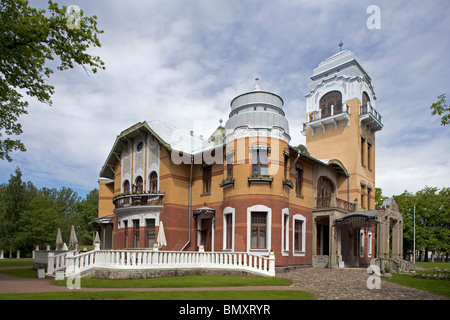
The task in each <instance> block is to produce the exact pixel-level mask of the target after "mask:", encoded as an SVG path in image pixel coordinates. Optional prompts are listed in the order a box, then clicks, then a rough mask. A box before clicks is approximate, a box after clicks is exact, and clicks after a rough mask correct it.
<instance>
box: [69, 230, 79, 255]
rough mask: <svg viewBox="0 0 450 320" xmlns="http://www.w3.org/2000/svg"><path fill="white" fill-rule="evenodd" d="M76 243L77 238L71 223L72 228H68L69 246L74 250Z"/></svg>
mask: <svg viewBox="0 0 450 320" xmlns="http://www.w3.org/2000/svg"><path fill="white" fill-rule="evenodd" d="M77 245H78V239H77V235H76V233H75V227H74V226H73V225H72V228H71V229H70V239H69V247H71V248H73V249H75V250H76V249H77Z"/></svg>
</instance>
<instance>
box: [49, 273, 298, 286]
mask: <svg viewBox="0 0 450 320" xmlns="http://www.w3.org/2000/svg"><path fill="white" fill-rule="evenodd" d="M80 283H81V287H82V288H189V287H242V286H290V285H291V284H292V281H291V280H289V279H285V278H276V277H273V278H272V277H236V276H217V275H195V276H179V277H164V278H151V279H126V280H108V279H97V278H82V279H81V280H80ZM52 284H55V285H59V286H66V280H59V281H54V282H53V283H52Z"/></svg>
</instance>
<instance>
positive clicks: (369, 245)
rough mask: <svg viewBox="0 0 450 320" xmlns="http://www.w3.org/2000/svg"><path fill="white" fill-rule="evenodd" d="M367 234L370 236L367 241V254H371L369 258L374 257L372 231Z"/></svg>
mask: <svg viewBox="0 0 450 320" xmlns="http://www.w3.org/2000/svg"><path fill="white" fill-rule="evenodd" d="M367 234H368V236H369V239H368V241H367V242H368V244H367V255H368V256H369V258H372V241H373V238H372V232H371V231H369V232H368V233H367Z"/></svg>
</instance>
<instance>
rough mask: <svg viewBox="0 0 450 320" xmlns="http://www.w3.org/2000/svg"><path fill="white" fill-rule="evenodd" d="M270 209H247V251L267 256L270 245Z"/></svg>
mask: <svg viewBox="0 0 450 320" xmlns="http://www.w3.org/2000/svg"><path fill="white" fill-rule="evenodd" d="M271 229H272V209H271V208H269V207H267V206H264V205H254V206H252V207H248V208H247V251H251V252H255V253H261V254H267V253H269V250H270V248H271V247H272V245H271Z"/></svg>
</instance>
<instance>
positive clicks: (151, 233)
mask: <svg viewBox="0 0 450 320" xmlns="http://www.w3.org/2000/svg"><path fill="white" fill-rule="evenodd" d="M145 224H146V227H147V230H146V234H147V239H146V242H147V243H146V245H147V248H151V247H152V245H153V243H154V242H155V239H156V237H155V219H146V220H145Z"/></svg>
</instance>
